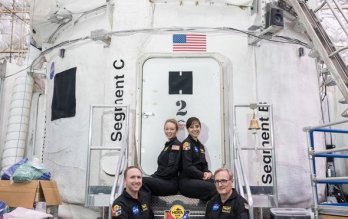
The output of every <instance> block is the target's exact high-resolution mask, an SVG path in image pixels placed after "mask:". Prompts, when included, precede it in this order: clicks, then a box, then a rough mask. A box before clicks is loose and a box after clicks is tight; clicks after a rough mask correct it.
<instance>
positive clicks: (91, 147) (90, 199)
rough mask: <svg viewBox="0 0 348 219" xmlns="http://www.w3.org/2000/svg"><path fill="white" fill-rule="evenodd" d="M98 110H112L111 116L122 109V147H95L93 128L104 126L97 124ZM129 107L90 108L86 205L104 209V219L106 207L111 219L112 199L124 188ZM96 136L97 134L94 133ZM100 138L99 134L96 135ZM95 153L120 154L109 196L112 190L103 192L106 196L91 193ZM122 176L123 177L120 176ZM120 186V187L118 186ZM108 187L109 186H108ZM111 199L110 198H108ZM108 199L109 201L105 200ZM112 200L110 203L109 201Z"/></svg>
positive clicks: (95, 106) (100, 144) (106, 106)
mask: <svg viewBox="0 0 348 219" xmlns="http://www.w3.org/2000/svg"><path fill="white" fill-rule="evenodd" d="M96 109H101V110H103V109H110V110H108V111H107V113H110V112H111V114H112V113H113V112H114V111H113V110H114V109H121V110H122V112H124V113H125V120H124V121H123V123H124V126H123V130H124V133H123V134H124V138H122V140H121V142H120V144H121V147H120V146H115V147H113V146H105V145H103V143H99V144H98V145H95V144H94V143H93V128H95V127H94V126H95V124H97V125H101V126H102V125H103V121H99V120H98V119H99V118H97V122H95V121H94V120H95V118H94V116H95V114H96V112H95V110H96ZM102 113H105V111H102ZM129 115H130V114H129V106H116V105H91V106H90V113H89V133H88V151H87V169H86V191H85V197H86V201H85V205H86V206H92V207H103V218H104V208H105V207H109V217H110V215H111V214H110V212H111V208H110V207H111V205H112V203H111V199H113V200H114V198H115V194H118V193H120V192H119V190H120V189H121V191H122V188H123V184H122V182H123V178H122V173H123V171H122V170H123V169H124V168H125V165H127V162H128V160H127V158H128V156H127V154H128V142H129V136H128V135H129ZM100 120H101V119H100ZM94 134H95V133H94ZM96 136H98V134H97V135H96ZM93 151H116V152H120V155H119V159H118V162H117V164H116V163H115V165H117V166H116V172H115V179H114V182H113V185H112V187H111V183H110V188H111V193H110V194H109V192H110V190H109V191H108V192H105V191H104V192H103V193H105V194H92V193H91V182H90V180H91V160H92V152H93ZM120 175H121V176H120ZM117 185H119V186H117ZM107 187H108V186H107ZM98 195H99V196H103V197H99V198H98V199H97V200H98V203H95V202H96V201H95V200H94V198H95V197H96V196H98ZM107 197H110V198H107ZM105 198H107V200H106V199H105ZM108 200H110V201H108Z"/></svg>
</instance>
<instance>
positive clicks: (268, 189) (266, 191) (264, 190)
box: [243, 186, 273, 195]
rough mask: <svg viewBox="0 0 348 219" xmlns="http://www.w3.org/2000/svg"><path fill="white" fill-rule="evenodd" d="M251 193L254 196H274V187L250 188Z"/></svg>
mask: <svg viewBox="0 0 348 219" xmlns="http://www.w3.org/2000/svg"><path fill="white" fill-rule="evenodd" d="M243 191H244V194H246V189H245V186H243ZM250 192H251V194H253V195H259V194H264V195H266V194H268V195H272V194H273V186H250Z"/></svg>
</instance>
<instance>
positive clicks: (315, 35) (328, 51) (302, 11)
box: [286, 0, 348, 101]
mask: <svg viewBox="0 0 348 219" xmlns="http://www.w3.org/2000/svg"><path fill="white" fill-rule="evenodd" d="M286 2H287V3H288V4H289V5H290V6H292V9H293V10H294V11H295V12H296V14H297V15H298V18H299V19H300V21H301V22H302V24H303V26H304V27H305V29H306V32H307V34H308V36H309V37H310V38H311V40H312V43H313V46H314V49H315V50H316V51H317V52H318V53H319V54H320V57H321V59H322V60H323V61H324V63H325V64H326V66H327V67H328V69H329V71H330V74H331V76H332V77H333V79H334V81H335V82H336V84H337V86H338V88H339V90H340V91H341V93H342V95H343V97H344V99H345V100H346V101H347V100H348V89H347V86H346V84H347V83H348V68H347V66H346V64H345V63H344V61H343V60H342V58H341V57H340V56H339V54H337V53H335V52H336V51H337V50H336V48H335V47H334V45H333V43H332V42H331V39H330V38H329V36H328V35H327V34H326V32H325V30H324V28H323V27H322V26H321V24H320V22H319V20H318V18H317V17H316V15H315V14H314V13H315V12H317V11H319V10H320V8H322V7H323V6H324V4H328V6H329V8H330V9H331V10H333V7H332V5H331V4H330V3H328V2H327V1H325V3H323V4H321V5H320V7H319V8H318V9H316V10H314V11H312V10H310V9H309V8H308V6H307V5H306V3H305V1H303V0H286ZM335 4H336V3H335ZM334 15H335V17H336V18H337V13H334ZM344 19H346V18H345V17H344ZM337 20H338V22H339V24H340V25H341V27H342V25H343V24H342V23H341V22H340V19H337ZM343 31H345V29H344V28H343ZM345 33H346V31H345ZM346 34H348V33H346Z"/></svg>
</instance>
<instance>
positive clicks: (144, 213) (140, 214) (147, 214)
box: [111, 190, 155, 219]
mask: <svg viewBox="0 0 348 219" xmlns="http://www.w3.org/2000/svg"><path fill="white" fill-rule="evenodd" d="M150 203H151V195H150V194H149V193H146V192H143V191H139V199H134V198H133V197H132V196H130V195H129V194H128V193H127V192H126V190H124V191H123V193H122V194H121V195H120V196H119V197H118V198H117V199H116V200H115V201H114V203H113V204H112V209H111V215H112V218H113V219H115V218H121V219H136V218H139V219H140V218H142V219H154V218H155V216H154V214H153V211H152V209H151V206H150Z"/></svg>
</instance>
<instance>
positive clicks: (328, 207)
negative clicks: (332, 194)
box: [304, 120, 348, 218]
mask: <svg viewBox="0 0 348 219" xmlns="http://www.w3.org/2000/svg"><path fill="white" fill-rule="evenodd" d="M344 123H348V120H344V121H340V122H334V123H328V124H324V125H321V126H315V127H306V128H304V131H306V133H307V137H308V158H309V161H310V171H311V184H312V191H313V202H314V216H315V218H319V215H321V214H326V215H339V216H348V202H347V203H333V202H323V203H319V194H318V184H326V185H329V184H331V185H342V184H348V176H343V177H342V176H341V177H318V175H319V174H320V170H317V168H316V159H317V158H334V159H336V158H337V159H345V158H348V154H342V153H340V152H347V151H348V147H339V148H332V149H327V150H317V149H316V148H315V146H316V144H315V138H314V134H315V133H324V134H325V133H334V134H348V130H344V129H333V128H331V126H335V125H339V124H344ZM325 172H326V171H324V173H325ZM321 173H323V172H321Z"/></svg>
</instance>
